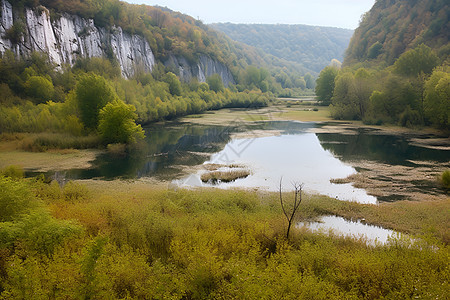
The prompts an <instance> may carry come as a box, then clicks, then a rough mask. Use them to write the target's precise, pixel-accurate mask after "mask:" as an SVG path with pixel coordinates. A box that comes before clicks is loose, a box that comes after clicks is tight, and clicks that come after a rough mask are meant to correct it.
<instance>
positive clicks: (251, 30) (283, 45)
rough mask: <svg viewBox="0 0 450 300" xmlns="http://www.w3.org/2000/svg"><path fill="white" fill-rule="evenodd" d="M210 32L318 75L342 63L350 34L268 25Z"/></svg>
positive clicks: (218, 25) (228, 26)
mask: <svg viewBox="0 0 450 300" xmlns="http://www.w3.org/2000/svg"><path fill="white" fill-rule="evenodd" d="M211 26H212V27H213V28H215V29H217V30H220V31H222V32H224V33H225V34H227V35H228V36H229V37H231V38H232V39H233V40H235V41H239V42H242V43H245V44H248V45H251V46H254V47H257V48H259V49H262V50H263V51H265V52H267V53H269V54H271V55H273V56H275V57H278V58H281V59H284V60H287V61H291V62H295V63H297V64H299V65H301V66H303V67H304V68H306V69H309V70H311V71H312V72H314V73H318V72H320V70H321V69H323V68H324V67H325V66H327V65H328V64H329V63H330V61H331V60H332V59H337V60H339V61H342V60H343V57H344V52H345V49H347V47H348V43H349V41H350V38H351V36H352V34H353V30H349V29H342V28H332V27H320V26H308V25H282V24H276V25H270V24H231V23H216V24H212V25H211Z"/></svg>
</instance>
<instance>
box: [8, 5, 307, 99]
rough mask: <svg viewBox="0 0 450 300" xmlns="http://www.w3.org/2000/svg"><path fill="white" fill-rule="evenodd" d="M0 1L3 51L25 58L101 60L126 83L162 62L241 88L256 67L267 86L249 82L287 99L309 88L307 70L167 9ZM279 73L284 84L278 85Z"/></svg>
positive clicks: (181, 72)
mask: <svg viewBox="0 0 450 300" xmlns="http://www.w3.org/2000/svg"><path fill="white" fill-rule="evenodd" d="M0 2H1V15H2V18H1V25H2V26H0V52H1V53H4V52H5V51H6V50H12V51H13V52H15V54H16V56H21V57H22V58H29V57H30V56H31V53H32V52H34V51H43V52H45V53H47V54H48V55H49V57H50V60H51V61H52V62H54V63H56V64H57V65H62V64H69V65H71V66H73V65H74V64H75V63H76V61H77V60H78V59H80V58H91V57H104V58H108V59H110V60H117V62H118V64H119V66H120V68H121V73H122V75H123V76H124V77H126V78H130V77H133V76H134V75H135V73H136V72H142V71H144V72H150V71H153V70H154V69H155V67H156V66H158V64H162V66H163V67H164V68H166V71H171V72H173V73H175V74H176V75H177V76H178V77H179V78H180V79H181V80H182V81H184V82H186V83H189V82H190V81H191V80H192V79H197V80H198V81H199V82H205V81H206V79H207V77H209V76H211V75H213V74H219V75H220V77H221V79H222V81H223V83H224V84H225V86H228V85H229V84H237V85H241V86H242V88H245V87H244V86H243V85H245V84H246V83H248V80H247V79H246V78H248V76H246V69H247V68H248V67H249V66H254V67H257V68H265V69H266V71H267V73H268V76H265V77H264V76H263V77H264V78H262V79H261V78H260V79H261V80H259V81H263V80H265V79H266V84H263V85H261V82H257V83H256V84H254V85H256V87H259V88H261V86H263V90H265V91H267V90H270V91H272V92H273V93H275V94H277V95H280V94H286V95H290V94H291V89H295V88H296V89H297V90H296V93H297V94H298V93H301V90H304V89H305V88H306V84H303V82H304V81H303V78H302V76H303V75H304V74H306V73H307V72H308V70H307V69H305V68H303V67H302V66H300V65H295V64H294V65H293V64H292V63H290V62H287V61H284V60H282V59H279V58H276V57H272V56H270V55H267V54H265V53H263V52H262V51H260V50H258V49H255V48H253V47H250V46H247V45H243V44H240V43H236V42H234V41H233V40H231V39H230V38H228V37H227V36H225V35H224V34H222V33H220V32H217V31H216V30H214V29H212V28H211V27H209V26H207V25H205V24H203V23H202V22H201V21H199V20H195V19H194V18H192V17H190V16H187V15H184V14H182V13H179V12H174V11H171V10H169V9H167V8H162V7H154V6H148V5H132V4H127V3H125V2H121V1H118V0H106V1H98V0H90V1H79V0H68V1H58V0H40V1H27V0H16V1H9V2H8V1H6V0H1V1H0ZM266 71H264V72H266ZM280 74H281V75H280ZM276 75H280V76H278V77H279V78H281V79H279V80H276V79H275V76H276ZM260 77H261V76H260ZM287 78H289V80H287ZM286 89H288V91H286Z"/></svg>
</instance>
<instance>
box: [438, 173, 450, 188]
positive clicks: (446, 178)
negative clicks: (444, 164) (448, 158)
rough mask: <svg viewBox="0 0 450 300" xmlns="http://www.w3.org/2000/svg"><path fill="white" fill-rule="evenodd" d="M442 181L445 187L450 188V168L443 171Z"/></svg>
mask: <svg viewBox="0 0 450 300" xmlns="http://www.w3.org/2000/svg"><path fill="white" fill-rule="evenodd" d="M440 182H441V184H442V185H443V186H444V188H446V189H450V170H445V171H444V172H442V174H441V178H440Z"/></svg>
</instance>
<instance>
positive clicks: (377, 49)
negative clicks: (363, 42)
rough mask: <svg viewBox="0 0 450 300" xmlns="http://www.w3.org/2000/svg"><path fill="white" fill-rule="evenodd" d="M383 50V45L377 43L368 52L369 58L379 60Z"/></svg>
mask: <svg viewBox="0 0 450 300" xmlns="http://www.w3.org/2000/svg"><path fill="white" fill-rule="evenodd" d="M382 48H383V44H381V43H380V42H378V41H377V42H375V43H374V44H373V45H372V46H370V48H369V50H368V51H367V58H369V59H374V58H377V57H378V55H380V53H381V49H382Z"/></svg>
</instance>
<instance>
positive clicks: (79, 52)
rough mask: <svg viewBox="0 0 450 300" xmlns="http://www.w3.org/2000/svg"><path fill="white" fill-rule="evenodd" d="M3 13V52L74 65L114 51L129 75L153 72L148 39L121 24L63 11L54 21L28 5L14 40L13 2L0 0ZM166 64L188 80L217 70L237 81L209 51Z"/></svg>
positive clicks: (0, 48) (0, 43)
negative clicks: (105, 24)
mask: <svg viewBox="0 0 450 300" xmlns="http://www.w3.org/2000/svg"><path fill="white" fill-rule="evenodd" d="M0 17H1V18H0V52H1V53H4V52H5V51H6V50H8V49H10V50H12V51H13V52H14V53H15V54H16V55H17V56H21V57H28V56H29V55H30V54H31V53H32V52H33V51H42V52H45V53H47V54H48V55H49V57H50V59H51V61H52V62H54V63H56V64H57V65H59V66H60V65H62V64H70V65H73V64H74V63H75V61H76V59H77V58H78V57H83V58H91V57H108V56H111V54H114V56H115V57H116V59H117V60H118V62H119V64H120V68H121V70H122V75H123V76H124V77H126V78H129V77H131V76H133V75H134V74H135V72H136V71H138V70H139V71H144V72H151V71H152V69H153V66H154V65H155V56H154V55H153V51H152V49H151V48H150V45H149V43H148V42H147V40H146V39H145V38H143V37H142V36H139V35H134V34H133V35H132V34H128V33H126V32H123V30H122V28H120V27H114V26H113V27H112V28H111V29H105V28H101V27H97V26H96V25H95V24H94V20H91V19H89V20H86V19H83V18H81V17H79V16H75V15H69V14H62V16H60V17H59V19H57V20H53V21H52V20H51V19H50V13H49V11H48V10H47V9H46V8H45V7H42V6H40V7H38V8H36V9H30V8H26V9H25V33H24V35H23V36H22V37H21V39H20V41H19V42H18V43H16V44H13V43H12V42H11V41H10V40H9V39H8V38H6V34H7V32H8V30H9V29H10V28H11V27H12V26H14V24H15V23H14V22H15V20H14V15H13V8H12V5H11V4H10V3H9V2H8V1H6V0H0ZM164 64H165V65H166V66H168V65H170V66H174V67H175V68H176V69H177V71H176V73H179V75H180V78H181V79H182V80H183V81H186V82H188V81H190V80H191V78H193V77H196V78H197V79H198V80H199V81H200V82H204V81H205V80H206V77H208V76H211V75H212V74H214V73H218V74H220V76H221V77H222V79H223V82H224V84H225V85H228V84H229V83H234V79H233V77H232V75H231V73H230V71H229V69H228V68H227V67H226V66H225V65H223V64H221V63H220V62H217V61H215V60H213V59H211V58H209V57H208V56H206V55H202V56H200V57H199V59H198V62H197V63H189V62H188V61H187V60H186V59H185V58H184V57H175V56H173V55H171V56H170V57H169V59H168V60H167V61H165V62H164Z"/></svg>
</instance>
